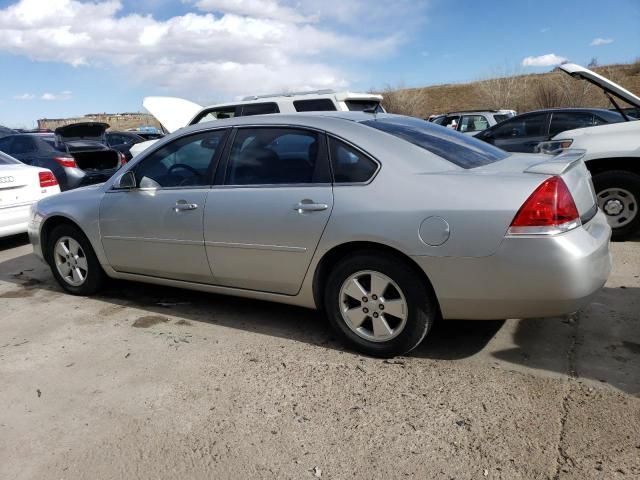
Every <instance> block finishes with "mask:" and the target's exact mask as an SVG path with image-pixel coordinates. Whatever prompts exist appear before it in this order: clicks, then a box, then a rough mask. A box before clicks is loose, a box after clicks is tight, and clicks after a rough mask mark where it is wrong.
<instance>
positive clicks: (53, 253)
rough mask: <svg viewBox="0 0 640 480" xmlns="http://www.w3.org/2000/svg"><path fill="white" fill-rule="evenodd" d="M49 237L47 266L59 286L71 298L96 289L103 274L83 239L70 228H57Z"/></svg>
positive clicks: (86, 241) (100, 285)
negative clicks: (70, 295)
mask: <svg viewBox="0 0 640 480" xmlns="http://www.w3.org/2000/svg"><path fill="white" fill-rule="evenodd" d="M49 238H50V241H49V251H48V258H49V264H50V266H51V271H52V273H53V276H54V277H55V278H56V280H57V281H58V283H59V284H60V286H61V287H62V288H64V289H65V290H66V291H67V292H69V293H71V294H73V295H91V294H93V293H96V292H97V291H98V290H100V288H101V287H102V285H103V284H104V280H105V274H104V271H103V270H102V267H101V266H100V262H98V259H97V257H96V254H95V253H94V251H93V248H92V247H91V244H90V243H89V240H88V239H87V237H86V236H85V235H84V234H83V233H82V232H81V231H80V230H79V229H78V228H76V227H74V226H72V225H60V226H58V227H56V228H55V229H54V230H53V231H52V232H51V235H50V237H49Z"/></svg>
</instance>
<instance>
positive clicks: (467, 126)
mask: <svg viewBox="0 0 640 480" xmlns="http://www.w3.org/2000/svg"><path fill="white" fill-rule="evenodd" d="M487 128H489V122H488V121H487V119H486V117H484V116H483V115H463V116H462V121H461V122H460V129H459V130H460V131H461V132H480V131H482V130H486V129H487Z"/></svg>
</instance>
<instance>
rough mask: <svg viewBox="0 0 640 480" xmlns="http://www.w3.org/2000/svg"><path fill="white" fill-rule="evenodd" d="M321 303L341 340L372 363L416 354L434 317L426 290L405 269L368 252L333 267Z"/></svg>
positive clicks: (394, 260) (410, 270) (432, 297)
mask: <svg viewBox="0 0 640 480" xmlns="http://www.w3.org/2000/svg"><path fill="white" fill-rule="evenodd" d="M324 302H325V309H326V312H327V315H328V317H329V321H330V323H331V325H332V327H333V329H334V330H335V331H336V332H337V334H338V335H339V336H340V338H341V340H342V341H343V342H344V343H346V344H347V345H348V346H350V347H351V348H353V349H355V350H357V351H359V352H362V353H364V354H367V355H371V356H375V357H393V356H396V355H402V354H405V353H407V352H409V351H411V350H413V349H414V348H416V347H417V346H418V345H419V344H420V343H421V342H422V340H423V339H424V337H425V336H426V335H427V333H428V332H429V329H430V328H431V326H432V325H433V322H434V320H435V318H436V316H437V312H438V307H437V302H436V299H435V295H434V293H433V291H432V289H431V286H430V285H428V284H426V282H425V280H424V279H423V278H421V276H420V275H418V273H417V272H416V271H415V270H414V269H413V268H412V267H411V266H410V265H408V264H407V263H406V262H405V261H403V260H401V259H398V258H396V257H393V256H385V254H384V253H381V252H373V251H371V252H362V253H358V254H356V255H353V256H349V257H347V258H345V259H343V260H342V261H340V262H339V263H338V264H337V265H336V266H335V267H334V269H333V270H332V272H331V273H330V275H329V278H328V281H327V285H326V288H325V298H324Z"/></svg>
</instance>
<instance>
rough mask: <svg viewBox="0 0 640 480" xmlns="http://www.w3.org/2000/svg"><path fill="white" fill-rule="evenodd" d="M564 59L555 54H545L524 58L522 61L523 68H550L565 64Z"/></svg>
mask: <svg viewBox="0 0 640 480" xmlns="http://www.w3.org/2000/svg"><path fill="white" fill-rule="evenodd" d="M566 61H567V59H566V58H565V57H560V56H559V55H556V54H555V53H547V54H546V55H540V56H538V57H526V58H525V59H523V60H522V66H523V67H551V66H553V65H560V64H561V63H563V62H566Z"/></svg>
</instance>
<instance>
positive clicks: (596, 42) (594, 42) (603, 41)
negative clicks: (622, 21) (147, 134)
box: [589, 37, 613, 47]
mask: <svg viewBox="0 0 640 480" xmlns="http://www.w3.org/2000/svg"><path fill="white" fill-rule="evenodd" d="M610 43H613V38H600V37H598V38H594V39H593V40H591V43H590V44H589V46H590V47H599V46H601V45H609V44H610Z"/></svg>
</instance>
